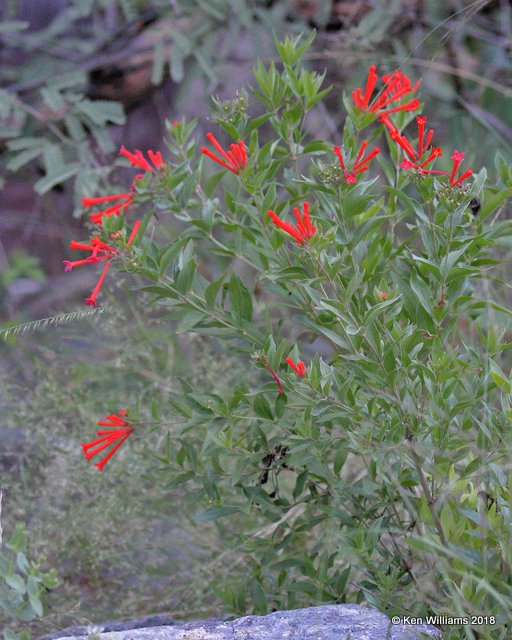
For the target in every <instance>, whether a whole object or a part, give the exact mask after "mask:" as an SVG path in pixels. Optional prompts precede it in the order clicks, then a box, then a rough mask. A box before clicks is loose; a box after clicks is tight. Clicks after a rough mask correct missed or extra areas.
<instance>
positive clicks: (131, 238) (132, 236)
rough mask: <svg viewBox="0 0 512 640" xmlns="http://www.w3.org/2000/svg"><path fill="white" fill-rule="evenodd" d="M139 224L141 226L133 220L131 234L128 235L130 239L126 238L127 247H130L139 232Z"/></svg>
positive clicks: (138, 221)
mask: <svg viewBox="0 0 512 640" xmlns="http://www.w3.org/2000/svg"><path fill="white" fill-rule="evenodd" d="M140 224H141V223H140V220H135V223H134V225H133V228H132V232H131V233H130V237H129V238H128V242H127V243H126V246H127V247H129V246H130V245H131V243H132V242H133V240H134V238H135V236H136V235H137V233H138V232H139V228H140Z"/></svg>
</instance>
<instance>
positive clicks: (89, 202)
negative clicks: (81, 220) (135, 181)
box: [82, 193, 133, 225]
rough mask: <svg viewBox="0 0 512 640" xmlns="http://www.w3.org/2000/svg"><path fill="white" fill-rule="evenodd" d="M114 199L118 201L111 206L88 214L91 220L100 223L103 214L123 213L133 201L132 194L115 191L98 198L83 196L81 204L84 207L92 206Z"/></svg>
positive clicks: (116, 214)
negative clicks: (115, 192)
mask: <svg viewBox="0 0 512 640" xmlns="http://www.w3.org/2000/svg"><path fill="white" fill-rule="evenodd" d="M115 200H120V202H118V203H117V204H115V205H112V206H111V207H107V208H106V209H102V210H101V211H97V212H96V213H91V214H89V219H90V220H91V222H94V223H95V224H99V225H101V224H102V223H103V216H107V217H108V216H114V215H115V216H118V215H119V214H121V213H124V212H125V211H126V210H127V209H128V207H129V206H130V205H131V204H132V202H133V194H132V193H117V194H114V195H111V196H100V197H99V198H83V199H82V206H83V207H85V208H87V207H93V206H95V205H97V204H103V203H104V202H112V201H115Z"/></svg>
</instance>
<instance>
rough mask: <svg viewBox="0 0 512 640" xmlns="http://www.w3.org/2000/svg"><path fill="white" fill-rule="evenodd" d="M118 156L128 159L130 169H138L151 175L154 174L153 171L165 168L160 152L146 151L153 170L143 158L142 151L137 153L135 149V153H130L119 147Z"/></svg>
mask: <svg viewBox="0 0 512 640" xmlns="http://www.w3.org/2000/svg"><path fill="white" fill-rule="evenodd" d="M119 154H120V155H122V156H124V157H125V158H128V160H129V161H130V164H131V165H132V167H138V168H139V169H143V170H144V171H151V173H155V169H160V167H164V166H165V163H164V161H163V159H162V154H161V153H160V151H157V152H156V153H155V152H154V151H151V150H148V152H147V154H148V156H149V159H150V160H151V162H152V163H153V166H154V168H153V167H152V166H151V165H150V164H149V162H148V161H147V160H146V158H145V157H144V154H143V153H142V151H139V149H136V150H135V153H131V152H130V151H128V149H126V148H125V147H121V149H120V151H119Z"/></svg>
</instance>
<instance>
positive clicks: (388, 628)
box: [61, 604, 442, 640]
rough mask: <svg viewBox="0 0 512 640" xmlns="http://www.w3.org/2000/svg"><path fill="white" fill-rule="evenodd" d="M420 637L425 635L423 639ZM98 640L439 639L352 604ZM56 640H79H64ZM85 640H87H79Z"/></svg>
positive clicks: (425, 628) (424, 628) (423, 628)
mask: <svg viewBox="0 0 512 640" xmlns="http://www.w3.org/2000/svg"><path fill="white" fill-rule="evenodd" d="M423 634H424V635H423ZM93 637H94V638H95V640H96V638H100V639H101V640H419V639H420V638H437V639H441V638H442V635H441V632H440V631H439V629H436V628H435V627H432V626H430V625H392V624H391V621H390V620H389V618H388V617H387V616H386V615H384V614H383V613H379V612H378V611H375V610H374V609H368V608H367V607H363V606H361V605H356V604H341V605H326V606H323V607H310V608H308V609H296V610H294V611H276V612H275V613H271V614H269V615H267V616H247V617H245V618H238V619H237V620H233V621H230V622H219V621H212V620H206V621H203V622H187V623H185V624H180V625H175V626H163V627H149V628H148V627H146V628H142V629H137V630H130V631H112V632H110V633H103V632H102V633H99V634H98V635H97V636H93ZM61 640H78V638H77V636H65V637H62V638H61ZM79 640H87V636H79Z"/></svg>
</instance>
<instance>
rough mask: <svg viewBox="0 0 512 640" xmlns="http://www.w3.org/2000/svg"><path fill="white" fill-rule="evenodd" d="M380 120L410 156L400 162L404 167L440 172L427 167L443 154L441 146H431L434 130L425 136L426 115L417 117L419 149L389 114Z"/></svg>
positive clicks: (424, 171) (425, 171) (423, 171)
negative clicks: (399, 128)
mask: <svg viewBox="0 0 512 640" xmlns="http://www.w3.org/2000/svg"><path fill="white" fill-rule="evenodd" d="M380 121H381V122H382V123H383V124H384V125H385V126H386V127H387V128H388V129H389V135H390V137H391V139H392V140H393V141H394V142H396V143H397V145H398V146H399V147H400V148H401V149H403V151H404V152H405V154H406V155H407V156H408V158H404V160H402V162H401V163H400V166H401V167H402V169H417V170H418V171H419V172H420V173H440V172H438V171H435V170H433V169H426V168H425V167H426V166H427V165H428V164H430V163H431V162H432V161H433V160H435V158H439V157H440V156H442V155H443V152H442V150H441V147H433V148H431V147H430V143H431V142H432V137H433V135H434V130H433V129H429V131H428V132H427V134H426V136H425V124H426V123H427V118H426V116H418V117H417V118H416V123H417V125H418V143H417V150H416V149H414V147H413V146H412V143H411V142H410V141H409V140H408V138H407V137H406V136H403V135H400V132H399V131H398V129H397V128H396V127H395V125H394V124H393V123H392V122H391V121H390V119H389V118H388V117H387V116H383V117H382V118H381V119H380Z"/></svg>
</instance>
